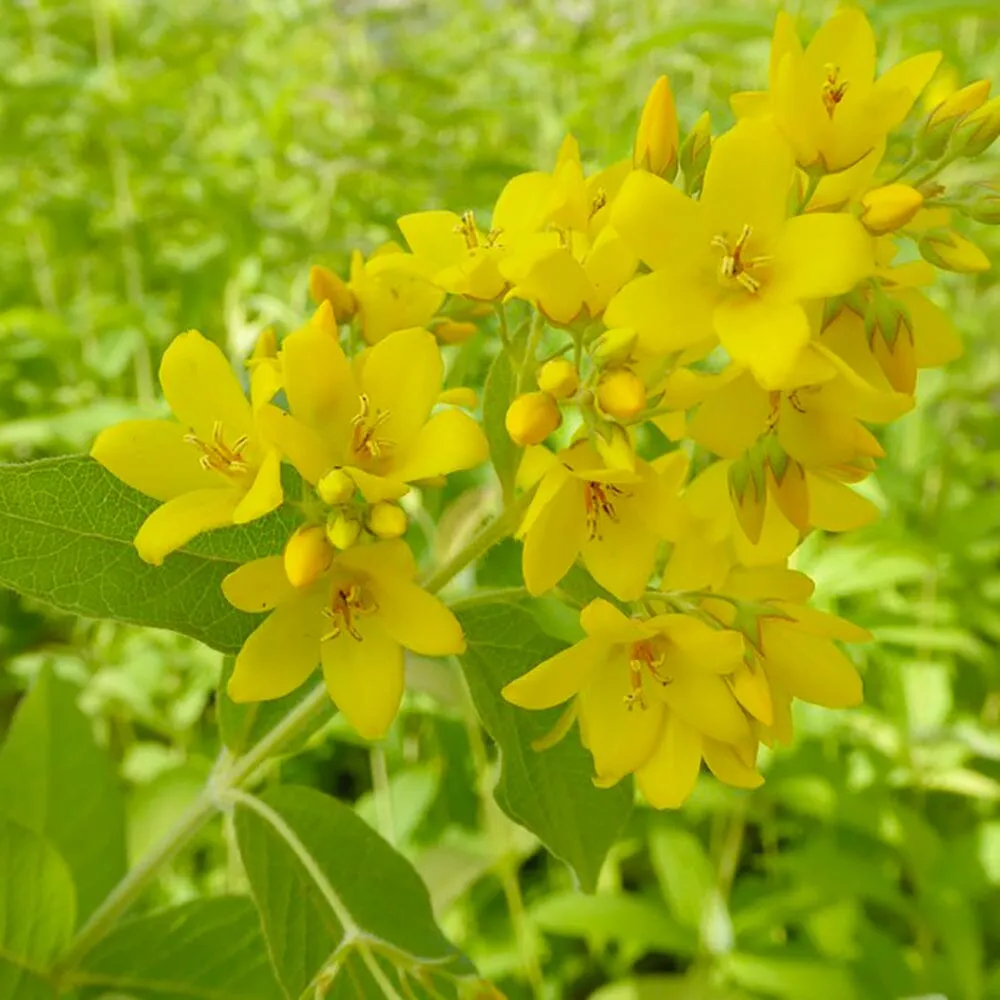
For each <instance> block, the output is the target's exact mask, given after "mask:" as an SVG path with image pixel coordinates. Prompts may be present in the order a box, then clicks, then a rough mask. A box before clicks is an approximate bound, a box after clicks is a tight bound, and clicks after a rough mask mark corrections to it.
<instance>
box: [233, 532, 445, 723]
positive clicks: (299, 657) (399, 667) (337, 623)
mask: <svg viewBox="0 0 1000 1000" xmlns="http://www.w3.org/2000/svg"><path fill="white" fill-rule="evenodd" d="M415 574H416V564H415V563H414V560H413V555H412V553H411V552H410V549H409V548H408V546H407V545H406V544H405V543H404V542H402V541H387V542H376V543H373V544H371V545H358V546H356V547H354V548H352V549H351V550H350V551H348V552H341V553H339V554H338V555H337V556H336V557H335V558H334V560H333V563H332V565H331V567H330V569H329V570H328V571H327V572H326V573H324V574H323V575H322V576H321V577H320V578H319V579H317V580H316V581H315V582H313V583H311V584H310V585H309V586H307V587H304V588H302V589H298V588H296V587H293V586H292V584H291V583H289V581H288V578H287V577H286V576H285V570H284V566H283V562H282V559H281V557H280V556H272V557H270V558H268V559H258V560H256V561H255V562H251V563H248V564H247V565H246V566H241V567H240V568H239V569H238V570H236V571H235V572H233V573H230V574H229V576H227V577H226V578H225V580H224V581H223V584H222V589H223V592H224V593H225V595H226V598H227V599H228V600H229V602H230V603H231V604H233V605H234V606H235V607H237V608H239V609H240V610H242V611H249V612H257V613H260V612H265V611H269V612H270V614H269V615H268V617H267V618H266V619H264V621H263V622H262V623H261V624H260V625H259V626H258V627H257V628H256V630H255V631H254V632H253V633H252V634H251V635H250V637H249V638H248V639H247V641H246V642H245V643H244V644H243V648H242V649H241V650H240V652H239V655H238V656H237V657H236V665H235V667H234V669H233V675H232V677H231V678H230V680H229V696H230V697H231V698H232V699H233V701H237V702H246V701H266V700H269V699H272V698H280V697H282V696H283V695H286V694H288V693H289V692H291V691H294V690H295V689H296V688H297V687H299V686H300V685H301V684H304V683H305V681H306V680H307V679H308V677H309V675H310V674H311V673H312V672H313V670H314V669H315V668H316V666H317V664H321V665H322V668H323V679H324V680H325V682H326V687H327V690H328V691H329V692H330V697H331V698H332V699H333V700H334V702H335V703H336V705H337V707H338V708H339V709H340V711H342V712H343V713H344V715H345V716H347V719H348V721H349V722H350V723H351V725H352V726H354V728H355V729H356V730H357V731H358V733H360V734H361V735H362V736H363V737H365V739H370V740H374V739H378V738H380V737H381V736H384V735H385V732H386V730H388V728H389V726H390V725H391V724H392V720H393V719H394V718H395V717H396V712H397V710H398V708H399V702H400V699H401V698H402V694H403V650H404V649H408V650H411V651H412V652H414V653H419V654H420V655H422V656H445V655H448V654H451V653H461V652H462V651H463V650H464V649H465V639H464V637H463V635H462V628H461V626H460V625H459V623H458V621H457V619H456V618H455V616H454V615H453V614H452V613H451V612H450V611H449V610H448V609H447V608H446V607H445V606H444V605H443V604H442V603H441V602H440V601H439V600H438V599H437V598H436V597H433V596H431V595H430V594H428V593H427V592H426V591H424V590H422V589H421V588H420V587H419V586H418V585H417V584H416V583H414V576H415Z"/></svg>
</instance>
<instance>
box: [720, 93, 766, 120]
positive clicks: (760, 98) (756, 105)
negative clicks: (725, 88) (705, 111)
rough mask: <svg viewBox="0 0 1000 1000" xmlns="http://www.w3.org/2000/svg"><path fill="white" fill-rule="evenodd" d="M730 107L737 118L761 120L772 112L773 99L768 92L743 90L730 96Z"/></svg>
mask: <svg viewBox="0 0 1000 1000" xmlns="http://www.w3.org/2000/svg"><path fill="white" fill-rule="evenodd" d="M729 107H730V108H732V111H733V114H734V115H735V116H736V117H737V118H760V117H762V116H763V115H767V114H770V112H771V97H770V95H769V94H768V92H767V91H766V90H741V91H740V92H739V93H736V94H730V96H729Z"/></svg>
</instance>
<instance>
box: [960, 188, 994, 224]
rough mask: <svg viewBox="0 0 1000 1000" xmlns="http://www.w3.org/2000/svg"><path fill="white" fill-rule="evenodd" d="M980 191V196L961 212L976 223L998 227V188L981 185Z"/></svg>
mask: <svg viewBox="0 0 1000 1000" xmlns="http://www.w3.org/2000/svg"><path fill="white" fill-rule="evenodd" d="M980 189H981V191H982V195H981V196H980V197H979V198H977V199H976V200H975V201H973V202H972V203H970V204H968V205H966V206H965V207H964V208H963V209H962V211H963V212H964V213H965V214H966V215H967V216H968V217H969V218H970V219H974V220H975V221H976V222H982V223H984V224H985V225H987V226H996V225H1000V187H998V186H997V185H996V184H981V185H980Z"/></svg>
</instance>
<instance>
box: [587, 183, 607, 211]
mask: <svg viewBox="0 0 1000 1000" xmlns="http://www.w3.org/2000/svg"><path fill="white" fill-rule="evenodd" d="M607 203H608V192H607V191H605V190H604V188H602V187H599V188H598V189H597V191H596V192H595V193H594V197H593V199H592V200H591V202H590V215H589V216H588V217H587V218H588V219H592V218H593V217H594V216H595V215H597V213H598V212H599V211H600V210H601V209H602V208H604V206H605V205H607Z"/></svg>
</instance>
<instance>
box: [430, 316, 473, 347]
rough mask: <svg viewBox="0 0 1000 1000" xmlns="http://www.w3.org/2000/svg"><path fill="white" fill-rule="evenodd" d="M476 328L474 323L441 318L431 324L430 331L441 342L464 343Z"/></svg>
mask: <svg viewBox="0 0 1000 1000" xmlns="http://www.w3.org/2000/svg"><path fill="white" fill-rule="evenodd" d="M478 329H479V327H478V326H476V324H475V323H464V322H459V321H457V320H453V319H442V320H438V321H437V322H436V323H435V324H434V325H433V326H432V328H431V332H432V333H433V334H434V336H435V337H437V339H438V341H439V342H440V343H442V344H464V343H465V342H466V341H467V340H468V339H469V338H470V337H472V336H473V335H474V334H475V332H476V330H478Z"/></svg>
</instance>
